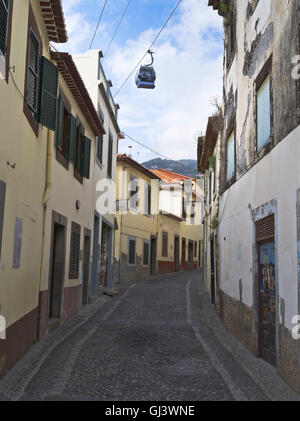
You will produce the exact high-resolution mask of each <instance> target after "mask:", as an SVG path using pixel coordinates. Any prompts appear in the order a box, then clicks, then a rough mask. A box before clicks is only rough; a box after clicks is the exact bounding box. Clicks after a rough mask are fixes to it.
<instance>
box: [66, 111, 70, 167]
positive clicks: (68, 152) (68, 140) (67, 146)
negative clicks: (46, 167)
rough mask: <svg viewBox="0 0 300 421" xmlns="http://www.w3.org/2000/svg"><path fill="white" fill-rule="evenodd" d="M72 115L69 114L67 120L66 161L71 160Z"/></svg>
mask: <svg viewBox="0 0 300 421" xmlns="http://www.w3.org/2000/svg"><path fill="white" fill-rule="evenodd" d="M70 137H71V114H70V113H68V118H67V133H66V156H65V158H66V160H67V161H69V159H70V142H71V139H70Z"/></svg>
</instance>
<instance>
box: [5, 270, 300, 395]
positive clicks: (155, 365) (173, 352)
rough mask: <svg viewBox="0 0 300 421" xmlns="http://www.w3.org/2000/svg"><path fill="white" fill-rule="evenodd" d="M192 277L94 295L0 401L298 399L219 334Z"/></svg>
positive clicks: (23, 364)
mask: <svg viewBox="0 0 300 421" xmlns="http://www.w3.org/2000/svg"><path fill="white" fill-rule="evenodd" d="M199 277H200V274H199V272H186V273H176V274H169V275H164V276H160V277H157V278H153V279H151V280H147V281H141V282H138V283H136V284H131V285H126V287H122V288H121V290H120V293H119V294H118V295H116V296H115V297H113V298H110V297H105V296H101V297H100V298H99V299H98V300H97V301H95V302H94V303H93V304H91V305H90V306H87V307H85V308H84V309H83V310H82V312H81V313H80V314H79V315H77V316H75V317H74V318H73V319H71V320H70V321H69V322H68V323H67V324H66V325H64V326H63V327H61V328H60V329H58V330H56V331H55V332H53V333H52V334H50V335H49V336H48V337H47V338H46V339H44V340H43V341H42V342H40V343H38V344H37V345H36V346H35V347H33V349H32V350H31V351H30V352H29V353H28V354H27V355H26V356H25V357H24V358H23V359H22V360H21V361H19V363H18V364H17V365H16V366H15V367H14V368H13V370H12V371H11V372H10V373H9V374H8V375H7V376H6V377H5V378H4V379H3V381H2V382H1V383H0V398H1V399H2V400H101V401H115V400H116V401H127V400H129V401H130V400H153V401H154V400H174V401H186V400H189V401H206V400H208V401H220V400H229V401H230V400H298V399H299V398H298V396H297V395H295V394H294V393H293V392H292V391H291V390H290V389H289V388H288V387H287V386H286V385H285V383H284V382H283V381H282V380H281V379H280V378H279V377H278V376H277V374H276V371H275V369H274V368H273V367H271V366H270V365H268V364H267V363H265V362H264V361H262V360H260V359H257V358H255V357H254V356H253V355H251V354H250V353H249V352H248V351H246V350H245V348H243V347H242V346H241V345H240V344H239V343H238V341H237V340H236V339H235V338H233V337H232V336H230V335H229V334H228V333H227V332H225V330H224V329H223V327H222V325H221V324H220V322H219V321H218V319H217V317H216V315H215V313H214V310H213V307H212V306H211V305H210V304H209V302H208V300H207V297H206V295H205V294H204V292H203V290H202V289H201V286H200V283H199V282H198V280H199ZM199 303H200V305H199ZM79 327H80V328H79Z"/></svg>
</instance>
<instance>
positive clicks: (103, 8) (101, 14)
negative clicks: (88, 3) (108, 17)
mask: <svg viewBox="0 0 300 421" xmlns="http://www.w3.org/2000/svg"><path fill="white" fill-rule="evenodd" d="M107 1H108V0H105V2H104V5H103V7H102V10H101V13H100V17H99V20H98V24H97V26H96V29H95V32H94V35H93V38H92V41H91V45H90V50H91V49H92V45H93V42H94V39H95V36H96V34H97V31H98V28H99V25H100V22H101V19H102V16H103V13H104V10H105V7H106V4H107Z"/></svg>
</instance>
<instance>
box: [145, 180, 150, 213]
mask: <svg viewBox="0 0 300 421" xmlns="http://www.w3.org/2000/svg"><path fill="white" fill-rule="evenodd" d="M144 215H151V186H150V185H149V184H148V183H146V182H145V185H144Z"/></svg>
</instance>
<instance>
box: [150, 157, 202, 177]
mask: <svg viewBox="0 0 300 421" xmlns="http://www.w3.org/2000/svg"><path fill="white" fill-rule="evenodd" d="M142 165H143V166H144V167H146V168H148V169H149V170H157V169H159V168H162V169H164V170H168V171H173V172H176V173H178V174H182V175H185V176H187V177H192V178H194V177H196V175H197V161H196V160H195V159H180V160H178V161H172V160H169V159H161V158H156V159H151V160H150V161H146V162H143V163H142Z"/></svg>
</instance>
